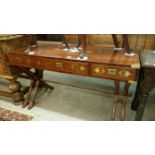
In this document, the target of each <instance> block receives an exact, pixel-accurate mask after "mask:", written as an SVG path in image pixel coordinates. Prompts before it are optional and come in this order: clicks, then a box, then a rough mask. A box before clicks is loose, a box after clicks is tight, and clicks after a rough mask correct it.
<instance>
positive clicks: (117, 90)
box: [111, 81, 120, 120]
mask: <svg viewBox="0 0 155 155" xmlns="http://www.w3.org/2000/svg"><path fill="white" fill-rule="evenodd" d="M114 83H115V95H114V101H113V107H112V115H111V119H112V120H115V114H116V108H117V104H118V96H119V85H120V81H114Z"/></svg>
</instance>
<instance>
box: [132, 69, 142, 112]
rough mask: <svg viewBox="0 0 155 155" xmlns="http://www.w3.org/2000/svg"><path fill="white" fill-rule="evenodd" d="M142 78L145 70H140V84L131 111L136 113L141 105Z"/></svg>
mask: <svg viewBox="0 0 155 155" xmlns="http://www.w3.org/2000/svg"><path fill="white" fill-rule="evenodd" d="M142 78H143V70H142V69H140V71H139V79H138V83H137V87H136V92H135V95H134V99H133V101H132V104H131V109H132V110H134V111H137V109H138V105H139V100H140V82H141V80H142Z"/></svg>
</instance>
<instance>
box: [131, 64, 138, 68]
mask: <svg viewBox="0 0 155 155" xmlns="http://www.w3.org/2000/svg"><path fill="white" fill-rule="evenodd" d="M131 68H134V69H140V63H137V64H132V65H131Z"/></svg>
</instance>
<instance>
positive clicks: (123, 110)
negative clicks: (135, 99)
mask: <svg viewBox="0 0 155 155" xmlns="http://www.w3.org/2000/svg"><path fill="white" fill-rule="evenodd" d="M129 87H130V83H128V82H125V87H124V97H123V100H122V110H121V120H122V121H123V120H124V118H125V110H126V103H127V98H128V93H129Z"/></svg>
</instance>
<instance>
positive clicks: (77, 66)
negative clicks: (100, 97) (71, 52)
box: [51, 60, 88, 75]
mask: <svg viewBox="0 0 155 155" xmlns="http://www.w3.org/2000/svg"><path fill="white" fill-rule="evenodd" d="M51 66H52V68H53V67H54V68H55V71H57V72H64V73H71V74H78V75H88V63H81V62H80V63H79V62H74V61H59V60H55V62H54V66H53V63H51Z"/></svg>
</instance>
